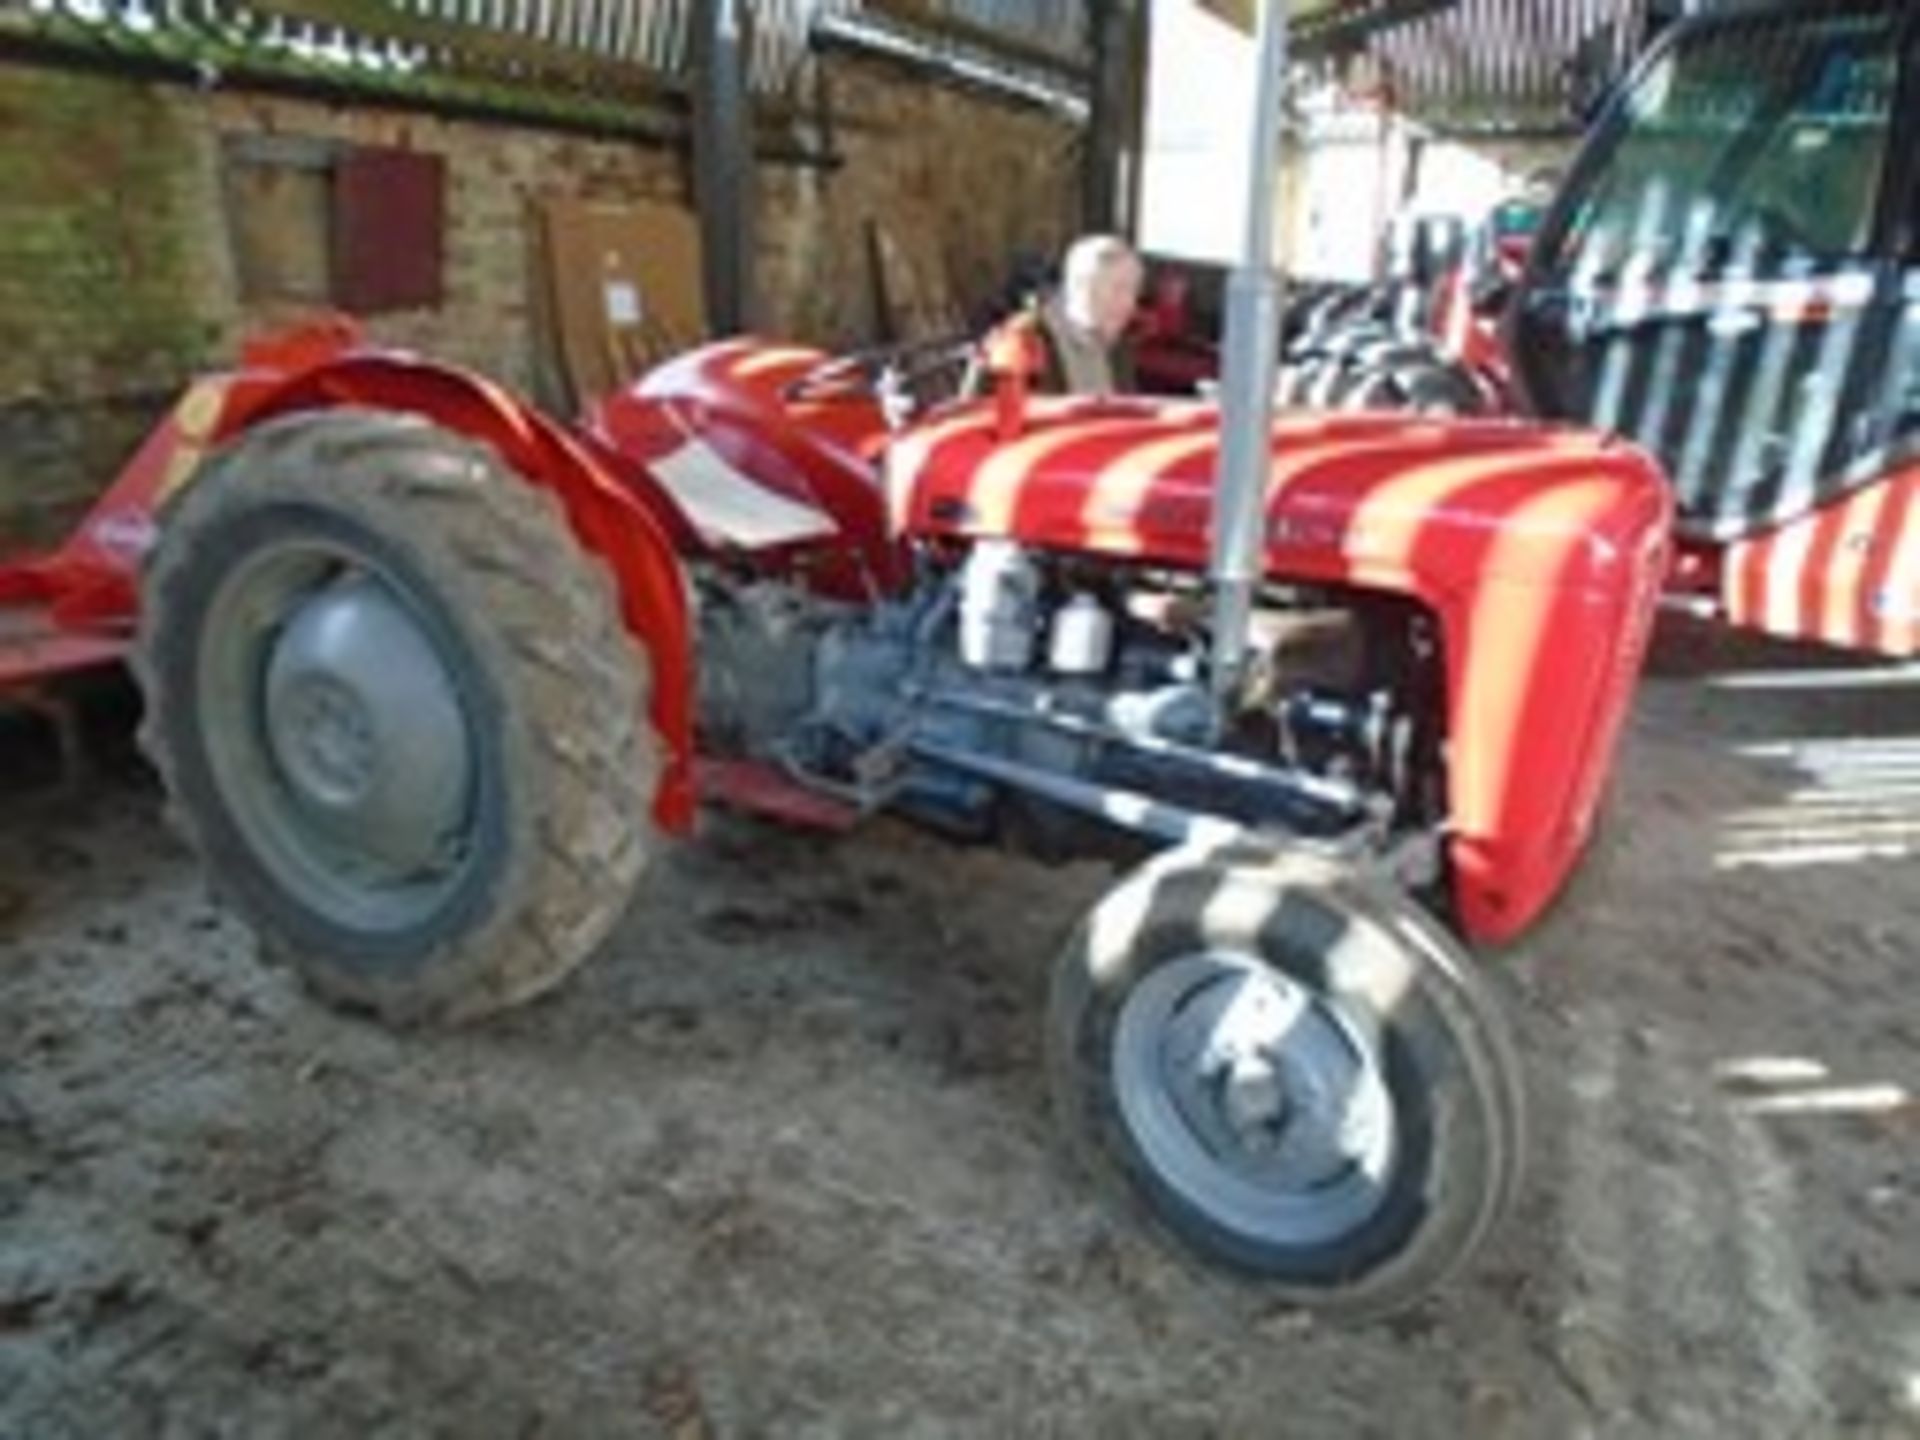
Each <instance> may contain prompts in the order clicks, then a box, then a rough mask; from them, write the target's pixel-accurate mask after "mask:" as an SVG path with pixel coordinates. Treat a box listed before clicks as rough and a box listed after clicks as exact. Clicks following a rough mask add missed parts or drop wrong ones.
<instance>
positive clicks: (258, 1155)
mask: <svg viewBox="0 0 1920 1440" xmlns="http://www.w3.org/2000/svg"><path fill="white" fill-rule="evenodd" d="M1801 663H1802V661H1801V660H1800V659H1799V658H1797V657H1795V658H1790V659H1783V658H1782V657H1781V656H1780V655H1779V654H1777V653H1776V652H1772V651H1768V650H1761V649H1756V648H1754V647H1751V646H1746V645H1738V644H1729V643H1727V642H1726V641H1725V640H1723V639H1720V638H1716V637H1714V636H1711V635H1709V634H1705V633H1703V632H1698V631H1688V632H1686V633H1684V634H1680V635H1677V636H1670V637H1668V638H1667V639H1665V640H1664V641H1663V644H1662V646H1661V648H1660V652H1659V655H1658V656H1657V659H1656V667H1655V673H1654V675H1653V676H1651V677H1650V678H1649V680H1648V682H1647V683H1646V685H1645V686H1644V688H1643V692H1642V697H1641V702H1640V706H1639V710H1638V714H1637V717H1636V724H1635V726H1634V729H1633V732H1632V734H1631V736H1630V738H1629V741H1628V744H1627V751H1626V754H1625V757H1624V760H1623V763H1622V766H1621V771H1620V776H1619V783H1618V785H1617V787H1616V790H1615V792H1614V796H1613V801H1612V804H1611V808H1610V814H1609V819H1608V824H1607V827H1606V838H1605V840H1604V842H1603V844H1602V845H1601V846H1600V847H1599V849H1598V850H1597V852H1596V854H1595V856H1594V857H1593V859H1592V862H1591V863H1590V864H1589V866H1588V868H1587V869H1586V871H1585V872H1584V873H1583V875H1582V877H1581V878H1580V880H1579V881H1578V883H1577V885H1576V886H1575V889H1574V891H1573V892H1572V893H1571V894H1570V895H1569V897H1568V899H1567V901H1566V902H1565V903H1564V904H1563V905H1562V906H1561V907H1560V909H1559V910H1558V912H1557V913H1556V915H1555V916H1554V918H1553V919H1552V921H1551V922H1550V923H1549V924H1548V925H1547V926H1546V927H1544V928H1543V929H1542V930H1541V931H1539V932H1538V933H1537V934H1536V935H1535V936H1534V937H1533V938H1532V939H1531V940H1530V941H1529V942H1528V943H1527V944H1526V945H1525V946H1524V947H1522V948H1521V949H1520V950H1518V951H1516V952H1514V953H1513V954H1511V955H1507V956H1501V957H1494V959H1493V960H1492V963H1493V964H1494V965H1495V966H1496V967H1497V968H1498V970H1499V972H1500V974H1501V976H1502V984H1503V987H1504V989H1505V991H1506V992H1507V996H1508V999H1509V1000H1510V1001H1511V1003H1512V1006H1513V1012H1514V1015H1515V1017H1516V1021H1517V1026H1518V1029H1519V1031H1520V1033H1521V1036H1522V1041H1523V1046H1524V1049H1525V1051H1526V1054H1527V1057H1528V1061H1529V1065H1530V1069H1531V1072H1532V1074H1531V1079H1532V1086H1533V1096H1534V1101H1535V1104H1534V1118H1535V1122H1536V1123H1535V1125H1534V1127H1533V1141H1532V1146H1531V1154H1530V1160H1531V1180H1530V1183H1529V1186H1528V1190H1527V1194H1526V1198H1525V1201H1524V1203H1523V1205H1522V1207H1521V1211H1520V1213H1519V1215H1518V1216H1517V1218H1516V1219H1515V1220H1514V1222H1513V1223H1512V1224H1511V1225H1510V1227H1509V1229H1508V1230H1507V1231H1506V1232H1505V1233H1504V1234H1503V1236H1502V1237H1501V1238H1500V1239H1499V1240H1498V1241H1497V1242H1496V1243H1495V1245H1494V1247H1493V1248H1492V1250H1491V1252H1490V1253H1489V1254H1488V1255H1487V1257H1486V1258H1485V1260H1484V1262H1483V1263H1482V1264H1481V1265H1480V1266H1479V1267H1478V1268H1477V1269H1476V1270H1475V1272H1474V1273H1473V1274H1472V1275H1471V1276H1470V1277H1469V1278H1467V1279H1466V1280H1465V1281H1464V1282H1463V1283H1461V1284H1460V1285H1458V1286H1456V1287H1455V1288H1454V1289H1453V1290H1451V1291H1450V1292H1449V1293H1447V1294H1446V1295H1445V1296H1443V1297H1442V1298H1440V1299H1439V1300H1437V1301H1435V1302H1433V1303H1432V1304H1430V1305H1429V1306H1428V1307H1426V1308H1425V1309H1423V1310H1421V1311H1419V1312H1417V1313H1415V1314H1414V1315H1412V1316H1410V1317H1406V1318H1403V1319H1400V1320H1398V1321H1395V1322H1392V1323H1390V1324H1387V1325H1384V1326H1380V1327H1376V1328H1373V1329H1368V1330H1362V1331H1358V1332H1344V1333H1343V1332H1333V1331H1327V1330H1323V1329H1318V1328H1315V1327H1311V1326H1303V1325H1299V1324H1296V1323H1287V1322H1282V1323H1274V1324H1270V1325H1266V1326H1262V1327H1260V1328H1257V1329H1252V1330H1249V1329H1244V1328H1240V1327H1238V1326H1236V1325H1234V1324H1233V1323H1232V1322H1231V1321H1230V1320H1229V1319H1228V1318H1227V1317H1226V1316H1225V1315H1224V1314H1222V1313H1221V1312H1220V1311H1219V1310H1217V1309H1216V1308H1214V1306H1213V1304H1212V1303H1211V1302H1210V1301H1209V1299H1208V1297H1207V1295H1206V1294H1205V1293H1203V1292H1202V1291H1201V1290H1200V1289H1199V1288H1198V1287H1196V1286H1195V1285H1194V1284H1193V1283H1192V1282H1191V1280H1190V1279H1189V1277H1188V1276H1187V1274H1186V1273H1185V1272H1184V1271H1183V1270H1182V1269H1180V1268H1179V1267H1177V1266H1175V1265H1173V1264H1170V1263H1168V1262H1167V1261H1166V1260H1165V1259H1164V1258H1162V1257H1161V1256H1160V1255H1159V1254H1157V1253H1156V1252H1154V1251H1153V1250H1151V1249H1150V1248H1147V1247H1146V1246H1145V1245H1144V1244H1143V1243H1141V1242H1139V1241H1138V1240H1136V1239H1135V1238H1133V1237H1132V1236H1131V1235H1129V1234H1126V1233H1124V1232H1119V1231H1116V1230H1115V1229H1114V1228H1113V1227H1112V1226H1111V1225H1110V1224H1109V1223H1108V1221H1107V1219H1106V1218H1105V1216H1104V1214H1103V1213H1102V1211H1101V1210H1100V1209H1099V1208H1098V1206H1097V1205H1096V1204H1095V1203H1094V1202H1093V1201H1092V1199H1091V1198H1090V1194H1089V1191H1088V1188H1087V1187H1086V1186H1085V1185H1084V1184H1083V1183H1082V1181H1081V1179H1080V1178H1079V1177H1078V1176H1077V1175H1076V1174H1074V1173H1073V1172H1072V1171H1071V1170H1070V1169H1069V1168H1068V1167H1067V1166H1066V1165H1065V1164H1064V1163H1063V1162H1062V1160H1061V1159H1060V1158H1059V1157H1058V1154H1057V1151H1056V1149H1055V1146H1054V1144H1053V1141H1052V1136H1051V1132H1050V1129H1049V1123H1048V1119H1047V1115H1046V1109H1045V1103H1044V1097H1043V1093H1042V1086H1041V1082H1040V1076H1039V1073H1038V1069H1037V1052H1038V1043H1039V1023H1038V1022H1039V1014H1040V1006H1041V1000H1042V996H1043V993H1044V985H1045V977H1046V969H1047V963H1048V961H1049V959H1050V957H1051V955H1052V953H1053V951H1054V950H1055V948H1056V947H1057V946H1058V944H1059V943H1060V941H1061V940H1062V938H1063V937H1064V935H1065V933H1066V931H1067V929H1068V928H1069V927H1070V925H1071V924H1072V923H1073V921H1074V919H1075V918H1076V916H1077V915H1078V913H1079V912H1080V911H1081V909H1082V908H1083V907H1084V906H1085V905H1086V904H1087V903H1088V902H1089V901H1090V900H1091V899H1092V898H1093V897H1094V896H1095V895H1096V894H1098V893H1099V891H1100V889H1101V888H1102V887H1103V886H1104V885H1105V884H1106V883H1108V879H1109V877H1108V875H1107V874H1106V873H1105V872H1104V871H1102V870H1100V869H1098V868H1096V867H1091V866H1089V867H1077V868H1073V869H1068V870H1064V871H1058V870H1056V871H1048V870H1043V869H1040V868H1037V867H1034V866H1031V865H1029V864H1026V863H1023V862H1020V861H1016V860H1012V859H1008V858H1005V857H1002V856H998V855H994V854H988V853H969V852H960V851H954V850H952V849H950V848H948V847H947V846H945V845H943V844H941V843H940V842H937V841H934V840H931V839H928V838H926V837H923V836H920V835H918V834H915V833H913V832H911V831H908V830H906V829H904V828H901V827H898V826H895V825H892V824H881V825H878V826H876V827H875V828H873V829H872V830H870V831H867V832H865V833H863V834H861V835H858V836H855V837H853V838H852V839H850V840H848V841H846V842H845V843H843V844H840V845H838V846H837V847H833V848H829V849H826V850H824V851H823V850H822V847H821V845H820V843H819V842H817V841H815V840H813V839H809V838H805V837H798V836H794V835H790V834H785V833H782V832H780V831H777V830H772V829H767V828H764V827H761V826H758V825H754V824H749V823H745V822H741V821H729V820H716V821H715V822H714V823H713V824H712V825H711V826H710V827H709V831H708V833H707V835H706V836H705V837H704V838H703V839H702V840H701V841H700V842H698V843H696V844H693V845H690V846H686V847H683V848H682V849H680V850H678V851H677V852H675V853H673V854H672V855H671V856H670V857H669V858H668V859H666V860H665V861H663V862H662V863H661V866H660V868H659V870H658V871H657V873H656V874H655V875H654V876H653V877H651V879H650V880H649V882H648V883H647V886H646V890H645V893H644V895H643V897H642V898H641V900H640V902H639V903H638V904H637V905H636V907H635V909H634V911H633V913H632V914H631V916H630V917H629V919H628V921H627V923H626V924H625V925H624V927H623V928H622V929H621V931H620V932H619V934H618V935H617V937H616V938H615V940H614V942H613V943H612V944H611V945H610V946H609V948H608V950H607V953H606V954H604V955H603V956H601V957H600V958H599V959H598V960H597V961H596V962H595V963H594V964H592V965H591V966H589V967H588V968H587V969H586V970H585V971H584V972H583V973H582V974H581V975H580V976H579V977H578V978H577V979H576V980H575V981H574V982H573V983H571V984H569V985H568V986H567V987H565V989H564V990H563V991H562V992H561V993H559V994H558V995H557V996H555V997H554V998H553V999H551V1000H550V1001H548V1002H546V1003H543V1004H541V1005H538V1006H536V1007H534V1008H532V1009H531V1010H529V1011H527V1012H524V1013H522V1014H519V1015H515V1016H512V1017H509V1018H508V1019H506V1020H504V1021H502V1022H499V1023H496V1024H494V1025H491V1026H489V1027H486V1028H484V1029H481V1030H477V1031H471V1032H465V1033H459V1034H442V1035H425V1036H416V1037H398V1036H394V1035H390V1034H387V1033H383V1032H381V1031H379V1030H376V1029H373V1028H370V1027H369V1026H367V1025H364V1024H361V1023H357V1022H355V1021H352V1020H348V1019H343V1018H340V1017H337V1016H335V1015H332V1014H330V1013H328V1012H326V1011H324V1010H321V1009H320V1008H318V1007H317V1006H315V1005H313V1004H312V1003H310V1002H309V1001H307V1000H306V999H304V998H303V997H302V996H301V995H300V994H299V993H298V991H297V990H296V988H295V987H294V986H293V984H292V983H291V982H290V981H289V980H288V978H287V977H286V976H284V975H282V974H278V973H274V972H271V971H268V970H266V969H263V968H262V967H260V966H259V965H258V964H257V963H256V961H255V959H254V956H253V947H252V944H251V942H250V940H249V938H248V936H247V935H246V933H245V932H244V931H243V930H242V929H241V928H240V927H239V926H237V925H236V924H235V923H234V922H232V921H231V920H229V919H227V918H225V917H224V916H222V915H221V914H219V913H218V912H216V911H215V910H213V909H212V908H210V907H209V905H208V904H207V903H206V901H205V900H204V899H203V898H202V895H201V891H200V888H199V885H198V882H197V880H196V877H195V874H194V870H193V866H192V863H191V861H190V860H189V859H188V857H187V856H186V855H185V854H184V853H183V852H182V851H181V850H180V849H179V848H178V847H177V846H176V845H175V843H174V842H173V841H172V840H171V839H169V838H168V835H167V833H166V831H165V830H164V828H163V827H162V825H161V824H160V819H159V811H160V802H159V799H158V797H157V796H156V795H155V794H154V793H152V791H151V789H150V788H149V787H148V786H147V784H146V783H145V782H144V781H142V780H141V779H139V778H138V777H137V776H132V775H123V774H108V775H106V776H103V777H100V778H98V779H96V780H95V781H93V782H92V783H90V784H89V785H88V786H87V787H86V788H85V789H84V790H83V791H82V792H81V793H80V794H78V795H74V796H64V797H62V796H51V795H45V794H23V793H20V792H18V791H17V790H16V791H14V792H13V793H10V794H8V795H7V796H6V798H5V799H4V800H0V1435H5V1436H10V1437H11V1436H18V1437H35V1440H39V1437H66V1436H71V1437H76V1440H79V1437H85V1440H96V1437H105V1436H121V1435H130V1436H146V1435H156V1436H174V1435H178V1436H190V1435H191V1436H202V1435H233V1436H247V1437H255V1436H274V1435H298V1436H303V1437H304V1436H332V1435H340V1436H353V1437H362V1436H375V1435H394V1436H400V1435H408V1436H411V1435H448V1436H460V1437H488V1436H502V1437H509V1436H510V1437H530V1436H574V1435H580V1436H607V1435H618V1436H625V1435H667V1436H674V1437H682V1440H691V1437H696V1436H703V1435H710V1434H711V1435H725V1436H754V1435H767V1436H789V1435H874V1436H898V1435H918V1434H925V1435H942V1434H978V1435H1030V1434H1031V1435H1055V1434H1058V1435H1080V1434H1086V1435H1100V1436H1102V1437H1107V1436H1116V1435H1118V1436H1124V1435H1136V1434H1137V1435H1143V1436H1146V1435H1151V1436H1156V1437H1158V1436H1182V1435H1194V1436H1201V1435H1223V1436H1270V1435H1286V1436H1319V1435H1341V1436H1344V1435H1380V1436H1395V1437H1399V1436H1425V1435H1433V1436H1457V1435H1474V1436H1508V1435H1512V1436H1534V1435H1540V1436H1566V1435H1600V1436H1613V1435H1619V1436H1629V1435H1633V1436H1638V1435H1648V1434H1657V1435H1699V1436H1716V1437H1718V1436H1734V1435H1738V1436H1743V1437H1750V1436H1829V1435H1851V1436H1896V1435H1920V1101H1917V1100H1916V1098H1915V1097H1916V1096H1920V939H1916V936H1917V935H1920V927H1917V925H1916V922H1920V857H1917V855H1916V852H1920V686H1908V687H1905V688H1904V689H1902V688H1892V687H1887V686H1884V685H1881V684H1879V683H1877V682H1872V681H1868V682H1863V681H1862V678H1861V677H1860V676H1858V675H1856V674H1851V673H1843V672H1828V673H1822V674H1820V675H1818V676H1817V677H1815V679H1816V681H1817V683H1813V684H1809V683H1808V676H1807V674H1806V672H1805V671H1803V670H1800V669H1797V668H1794V667H1796V666H1797V665H1799V664H1801ZM27 753H28V751H27V748H26V747H25V745H24V744H15V745H11V746H9V745H5V744H0V772H4V771H5V770H6V769H7V768H8V767H9V765H10V764H11V763H12V760H11V759H10V758H9V757H15V758H18V757H22V756H25V755H26V754H27Z"/></svg>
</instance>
